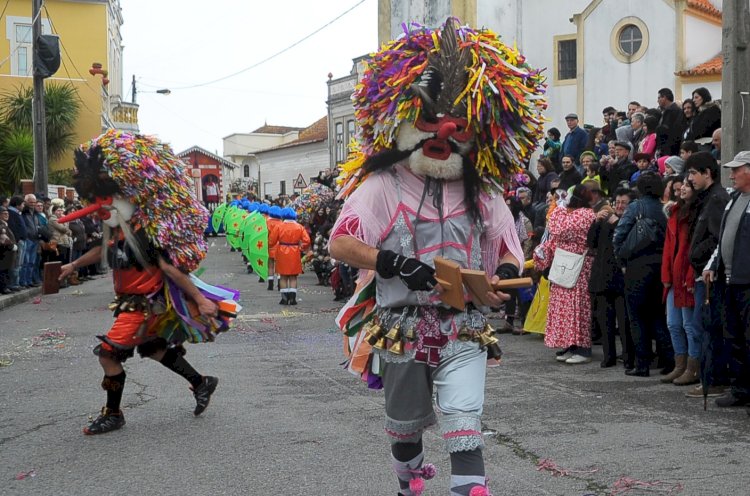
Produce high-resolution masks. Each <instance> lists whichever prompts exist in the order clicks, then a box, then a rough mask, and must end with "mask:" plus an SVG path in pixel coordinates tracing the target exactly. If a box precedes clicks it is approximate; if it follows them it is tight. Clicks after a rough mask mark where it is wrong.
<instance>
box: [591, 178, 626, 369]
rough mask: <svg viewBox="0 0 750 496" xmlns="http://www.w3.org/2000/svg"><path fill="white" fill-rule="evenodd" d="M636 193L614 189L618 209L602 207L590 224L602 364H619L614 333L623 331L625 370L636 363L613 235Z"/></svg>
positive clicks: (593, 285)
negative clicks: (612, 211)
mask: <svg viewBox="0 0 750 496" xmlns="http://www.w3.org/2000/svg"><path fill="white" fill-rule="evenodd" d="M632 196H633V193H632V192H631V191H630V190H629V189H619V190H617V191H616V192H615V194H614V197H615V211H614V213H611V211H610V210H607V209H602V210H600V211H599V213H598V214H597V216H596V222H594V223H593V224H592V225H591V228H590V229H589V234H588V240H587V244H588V247H589V249H590V250H591V251H592V252H593V253H594V263H593V265H592V266H591V278H590V279H589V292H590V293H591V295H592V299H593V300H594V301H595V305H594V308H595V309H596V311H595V315H594V320H595V322H596V323H597V324H598V326H599V328H600V329H601V330H602V334H603V335H604V336H603V339H602V348H603V349H602V351H603V352H604V359H603V360H602V363H601V367H602V368H606V367H613V366H614V365H616V363H617V349H616V346H615V334H616V333H617V330H618V329H619V331H620V341H621V343H622V350H623V352H622V359H623V362H624V364H625V368H626V369H632V368H633V366H634V363H635V354H634V349H633V348H634V344H633V335H632V334H631V333H630V323H629V322H628V314H627V310H626V308H625V297H624V296H623V290H624V287H625V282H624V277H623V274H622V267H621V266H620V264H619V262H618V260H617V257H616V256H615V252H614V247H613V245H612V237H613V236H614V233H615V228H616V227H617V223H618V222H620V218H621V217H622V215H623V214H624V213H625V209H626V208H627V207H628V204H630V201H631V200H632Z"/></svg>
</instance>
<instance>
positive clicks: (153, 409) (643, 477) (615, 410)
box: [0, 238, 750, 496]
mask: <svg viewBox="0 0 750 496" xmlns="http://www.w3.org/2000/svg"><path fill="white" fill-rule="evenodd" d="M212 243H213V246H212V248H211V253H210V255H209V257H208V259H207V261H206V262H205V264H204V266H205V267H206V268H207V270H206V273H205V274H204V276H203V277H204V278H205V279H206V280H207V281H209V282H213V283H223V284H225V285H228V286H232V287H235V288H238V289H240V290H241V291H242V294H243V301H242V303H243V305H244V307H245V310H244V313H243V315H242V318H241V319H239V320H238V323H237V328H236V329H235V330H233V331H231V332H229V333H227V334H225V335H222V336H220V337H219V339H218V340H217V342H216V343H213V344H206V345H195V346H190V347H189V348H188V357H189V358H190V360H191V362H192V363H193V364H194V365H195V366H196V368H197V369H198V370H199V371H201V372H203V373H210V374H212V375H217V376H219V377H220V379H221V382H220V384H219V387H218V389H217V391H216V394H215V395H214V397H213V399H212V402H211V405H210V407H209V408H208V410H207V411H206V412H205V413H204V414H203V415H202V416H201V417H198V418H195V417H193V415H192V409H193V407H194V401H193V398H192V395H191V393H190V391H189V390H188V388H187V383H186V382H185V381H184V380H183V379H182V378H180V377H178V376H177V375H175V374H173V373H171V372H169V371H167V370H166V369H164V368H163V367H162V366H161V365H159V364H158V363H155V362H152V361H150V360H141V359H138V358H134V359H132V360H130V361H128V362H127V365H126V369H127V374H128V382H127V385H126V391H125V397H124V401H123V402H124V405H125V410H124V411H125V416H126V419H127V425H126V426H125V427H124V428H123V429H122V430H120V431H117V432H113V433H110V434H107V435H104V436H97V437H90V436H84V435H83V434H82V433H81V428H82V427H83V426H84V425H85V424H86V423H87V418H88V416H90V415H96V413H97V411H98V409H99V408H100V407H101V406H102V404H103V401H104V392H103V391H102V390H101V389H100V386H99V383H100V382H101V376H102V374H101V370H100V367H99V365H98V363H97V360H96V358H95V357H94V356H93V355H92V354H91V348H92V347H93V346H94V345H95V344H96V343H97V340H96V338H95V337H94V336H95V334H97V333H100V332H102V331H103V330H104V329H105V328H106V327H107V326H108V324H109V323H110V321H111V314H110V312H109V311H108V310H107V308H106V307H107V304H108V303H109V301H110V299H111V291H112V285H111V281H110V280H109V278H107V277H103V278H100V279H98V280H96V281H93V282H87V283H85V284H84V285H82V286H79V287H73V288H68V289H64V290H62V292H61V293H60V294H59V295H54V296H46V297H43V298H42V299H41V301H37V302H36V303H35V302H34V301H29V302H27V303H23V304H20V305H16V306H13V307H11V308H8V309H5V310H3V311H0V365H1V366H0V479H1V480H2V482H0V488H1V489H0V493H2V494H4V495H49V496H52V495H55V496H59V495H81V496H83V495H114V494H139V495H144V496H145V495H152V494H162V495H187V494H194V495H263V494H304V495H314V496H317V495H321V496H322V495H342V496H343V495H350V494H352V495H353V494H358V495H373V496H375V495H391V496H393V495H394V494H395V493H396V490H395V486H394V479H393V476H392V475H391V472H390V458H389V454H388V449H387V442H386V439H385V436H384V435H383V433H382V405H383V399H382V394H381V393H380V392H374V391H368V390H367V388H366V387H365V386H364V385H363V384H361V383H359V382H358V381H357V379H356V378H355V377H354V376H351V375H350V374H348V373H347V372H346V371H344V370H343V369H342V366H341V362H342V361H343V356H342V354H341V337H340V335H339V333H338V331H336V330H334V323H333V318H334V316H335V314H336V312H337V310H338V308H339V305H338V304H337V303H334V302H333V301H332V295H331V294H330V291H329V289H328V288H320V287H316V286H314V285H313V284H314V281H313V279H314V275H311V274H305V275H304V276H302V278H301V287H302V289H301V292H300V298H299V299H300V304H299V305H298V306H297V307H281V306H279V305H278V304H277V303H278V299H279V296H278V293H276V292H273V293H271V292H267V291H266V290H265V285H262V284H258V283H257V278H256V277H255V276H248V275H245V274H244V273H242V271H243V267H242V265H241V263H240V260H239V256H238V254H235V253H229V251H228V249H227V248H226V247H225V246H224V240H223V239H222V238H219V239H216V240H212ZM501 345H502V348H503V350H504V352H505V357H504V360H503V365H502V366H501V367H499V368H494V369H491V370H490V371H489V372H488V376H489V377H488V389H487V401H486V408H485V414H484V423H485V427H486V433H487V438H486V441H487V448H486V450H485V454H486V460H487V470H488V475H489V477H490V480H491V488H492V490H493V493H494V494H495V495H496V496H503V495H578V496H582V495H587V494H588V495H607V494H628V495H643V494H654V492H655V491H656V490H657V489H661V490H664V492H662V493H657V494H667V492H666V490H668V489H669V488H678V487H679V486H678V485H681V487H682V491H681V492H679V494H684V495H743V494H748V489H747V474H748V473H750V461H748V456H747V454H748V453H749V452H750V435H748V425H750V418H748V416H747V415H746V414H745V410H744V409H738V410H730V411H726V410H722V411H719V410H718V409H717V408H716V407H714V406H713V405H712V404H710V405H709V409H708V411H706V412H704V411H703V406H702V401H700V400H688V399H686V398H684V397H683V393H684V392H685V391H686V389H685V388H678V387H675V386H671V385H669V386H665V385H661V384H659V382H658V378H654V377H652V378H650V379H636V378H629V377H626V376H625V375H623V373H622V368H621V367H617V368H614V369H600V368H599V360H600V359H601V351H600V349H598V348H597V349H595V357H594V358H595V360H594V362H593V363H591V364H588V365H583V366H577V367H574V366H567V365H561V364H559V363H557V362H556V361H555V360H554V357H553V353H552V352H551V351H549V350H546V349H545V348H544V346H543V344H542V342H541V338H540V337H539V336H534V335H526V336H511V335H503V336H501ZM425 444H426V449H427V458H428V460H429V461H431V462H434V463H435V464H436V465H437V466H438V471H439V472H438V476H437V478H436V480H434V481H432V482H429V483H428V486H427V488H428V490H427V494H436V495H437V494H446V493H447V491H446V490H445V488H446V487H447V480H448V475H449V467H448V464H447V463H446V462H447V456H445V455H444V454H443V452H442V450H441V440H440V438H439V436H438V435H437V433H436V431H434V430H433V431H429V432H428V433H427V434H426V436H425ZM543 460H549V462H547V464H546V465H544V466H547V467H550V468H557V469H559V470H561V471H565V472H562V474H561V475H559V476H553V472H552V471H550V470H537V468H538V464H539V463H540V462H542V461H543ZM557 473H558V474H560V472H557ZM623 477H625V478H630V479H635V480H639V481H642V482H644V483H646V482H649V483H656V482H663V483H664V484H661V485H654V486H652V487H651V488H650V489H651V491H653V492H646V491H644V490H643V489H633V490H631V491H627V492H620V493H617V492H615V491H616V488H617V487H618V486H616V484H624V483H625V482H627V480H628V479H623ZM618 480H619V483H618ZM641 487H643V486H641ZM672 494H677V491H676V490H675V492H673V493H672Z"/></svg>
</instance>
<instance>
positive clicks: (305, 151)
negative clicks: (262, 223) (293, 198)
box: [224, 117, 331, 198]
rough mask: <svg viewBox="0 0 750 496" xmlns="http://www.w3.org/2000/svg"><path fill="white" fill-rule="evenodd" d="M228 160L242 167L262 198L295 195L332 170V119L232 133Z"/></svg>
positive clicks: (227, 143) (227, 142) (226, 140)
mask: <svg viewBox="0 0 750 496" xmlns="http://www.w3.org/2000/svg"><path fill="white" fill-rule="evenodd" d="M224 157H226V158H227V159H228V160H230V161H232V162H234V163H237V164H240V167H239V171H240V174H241V176H240V177H242V178H245V179H247V182H248V184H252V183H255V184H256V185H257V191H258V193H259V195H260V196H261V197H266V196H271V197H274V198H275V197H277V196H279V195H291V194H292V193H294V192H295V191H297V192H299V191H300V189H301V188H300V187H299V186H301V185H302V184H304V185H305V186H306V185H309V184H310V180H311V179H312V178H314V177H316V176H318V174H319V173H320V172H321V171H324V170H328V169H329V168H330V167H331V162H330V157H329V149H328V118H327V117H323V118H321V119H319V120H318V121H316V122H315V123H313V124H312V125H310V126H309V127H306V128H295V127H287V126H268V125H264V126H262V127H260V128H258V129H256V130H255V131H253V132H252V133H246V134H242V133H236V134H231V135H229V136H227V137H225V138H224ZM300 177H301V178H302V181H299V179H300Z"/></svg>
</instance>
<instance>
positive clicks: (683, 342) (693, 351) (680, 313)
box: [667, 288, 701, 359]
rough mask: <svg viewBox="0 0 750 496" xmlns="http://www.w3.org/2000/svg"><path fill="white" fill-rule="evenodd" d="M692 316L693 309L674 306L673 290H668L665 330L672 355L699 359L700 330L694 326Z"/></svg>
mask: <svg viewBox="0 0 750 496" xmlns="http://www.w3.org/2000/svg"><path fill="white" fill-rule="evenodd" d="M694 315H695V307H685V308H676V307H675V306H674V288H670V289H669V293H668V294H667V329H669V335H670V336H671V337H672V348H674V354H675V355H689V356H690V358H696V359H700V357H701V334H700V333H701V330H700V328H699V327H698V326H697V325H696V324H695V319H694Z"/></svg>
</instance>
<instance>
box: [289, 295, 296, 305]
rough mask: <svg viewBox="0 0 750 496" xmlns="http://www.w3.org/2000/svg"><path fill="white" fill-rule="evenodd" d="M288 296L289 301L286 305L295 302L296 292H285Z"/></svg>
mask: <svg viewBox="0 0 750 496" xmlns="http://www.w3.org/2000/svg"><path fill="white" fill-rule="evenodd" d="M287 295H288V297H289V303H287V305H296V304H297V293H287Z"/></svg>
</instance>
